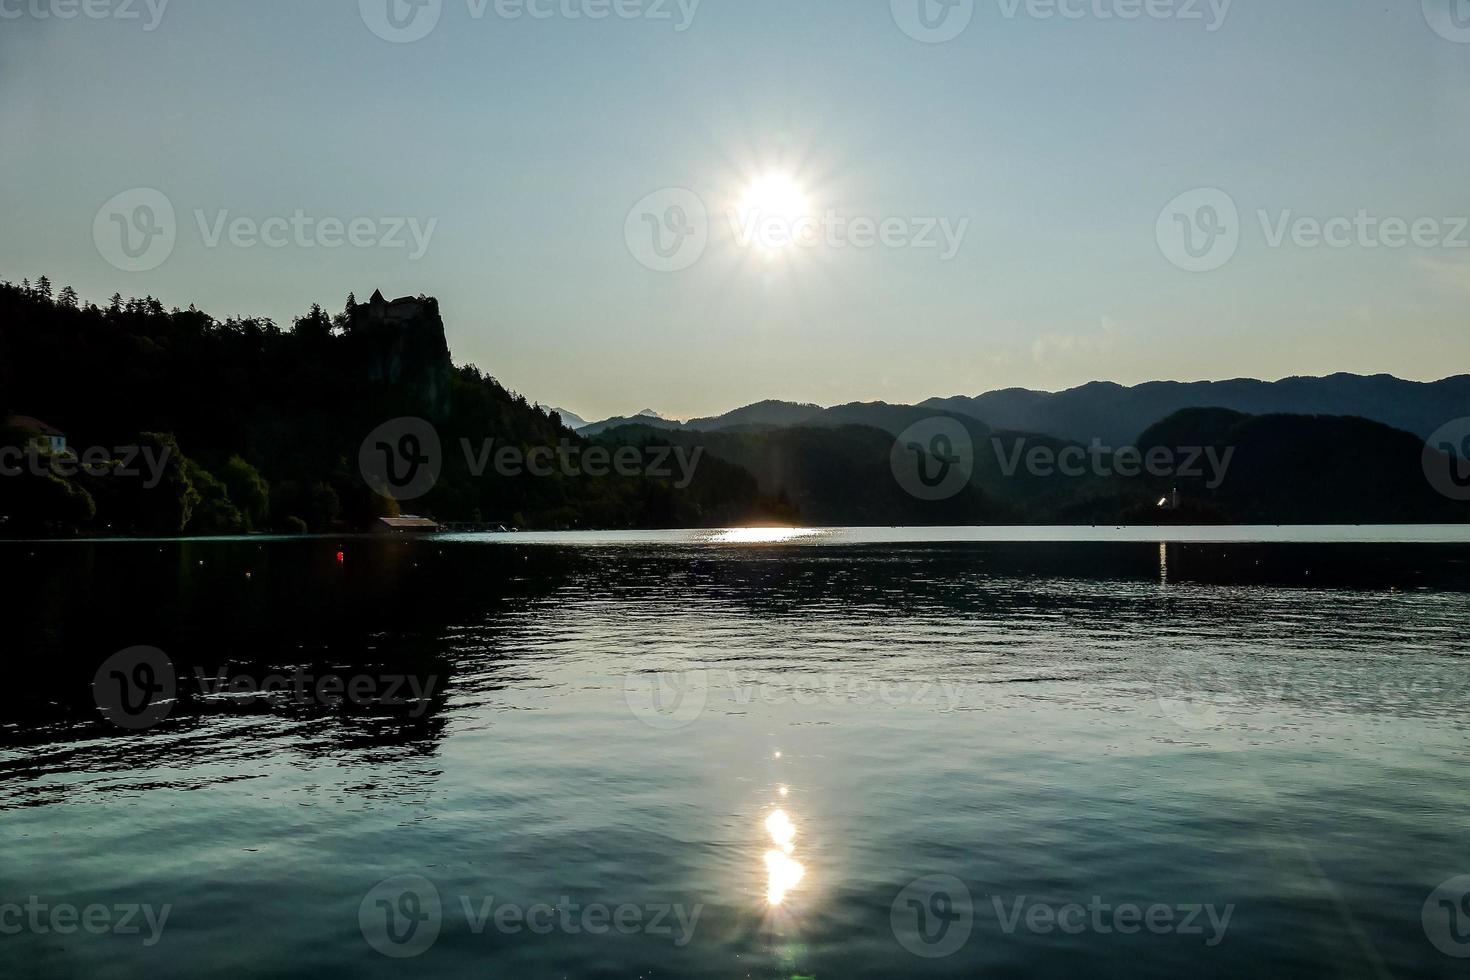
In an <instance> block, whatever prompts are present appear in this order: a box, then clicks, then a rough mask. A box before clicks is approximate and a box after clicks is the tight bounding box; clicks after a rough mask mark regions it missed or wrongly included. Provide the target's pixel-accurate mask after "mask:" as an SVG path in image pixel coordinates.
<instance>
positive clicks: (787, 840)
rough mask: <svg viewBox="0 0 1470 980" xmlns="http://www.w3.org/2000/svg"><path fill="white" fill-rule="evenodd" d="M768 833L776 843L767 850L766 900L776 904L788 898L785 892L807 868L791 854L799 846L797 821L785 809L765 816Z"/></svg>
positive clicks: (792, 886) (795, 884) (800, 877)
mask: <svg viewBox="0 0 1470 980" xmlns="http://www.w3.org/2000/svg"><path fill="white" fill-rule="evenodd" d="M766 833H767V834H769V835H770V837H771V842H772V843H774V844H775V845H776V846H775V847H774V848H772V849H771V850H769V851H766V903H767V904H769V905H773V906H774V905H780V904H781V903H782V902H784V901H785V900H786V893H787V892H789V891H790V890H791V889H793V888H795V887H796V886H797V884H798V883H799V882H800V881H801V879H802V878H803V877H804V876H805V875H806V868H804V867H803V866H802V864H801V862H800V861H797V860H795V859H794V858H792V857H791V853H792V852H793V851H795V850H796V824H794V823H792V822H791V818H790V817H788V816H787V815H786V811H785V810H774V811H772V812H771V815H770V816H769V817H766Z"/></svg>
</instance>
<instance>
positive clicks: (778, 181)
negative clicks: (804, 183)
mask: <svg viewBox="0 0 1470 980" xmlns="http://www.w3.org/2000/svg"><path fill="white" fill-rule="evenodd" d="M735 210H736V214H737V217H738V218H739V220H740V223H741V225H742V226H743V227H745V228H747V229H749V230H750V231H752V232H753V233H754V236H755V238H756V240H757V241H759V242H760V244H762V245H764V246H765V247H767V248H785V247H787V246H789V245H791V244H792V241H793V239H794V237H795V233H796V232H797V231H798V230H799V229H798V227H797V226H798V225H800V224H801V223H802V222H803V221H805V220H806V219H807V218H809V217H810V216H811V203H810V202H809V201H808V200H807V196H806V193H805V192H804V191H803V190H802V189H801V185H800V184H799V183H797V181H796V178H795V177H792V176H791V175H790V174H785V173H768V174H764V175H762V176H760V177H757V178H755V179H754V180H752V181H751V182H750V183H749V184H747V185H746V187H745V190H744V191H743V192H742V193H741V195H740V201H739V203H738V204H737V205H736V206H735Z"/></svg>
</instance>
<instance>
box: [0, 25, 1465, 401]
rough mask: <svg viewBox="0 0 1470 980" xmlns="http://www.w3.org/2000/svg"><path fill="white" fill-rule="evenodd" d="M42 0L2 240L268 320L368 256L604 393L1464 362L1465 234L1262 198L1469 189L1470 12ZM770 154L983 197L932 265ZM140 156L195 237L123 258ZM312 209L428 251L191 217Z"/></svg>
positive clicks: (9, 37)
mask: <svg viewBox="0 0 1470 980" xmlns="http://www.w3.org/2000/svg"><path fill="white" fill-rule="evenodd" d="M55 2H56V0H0V9H3V10H5V11H11V12H14V11H21V12H22V15H21V16H20V17H18V18H5V19H0V173H3V176H4V182H3V185H0V187H3V189H0V199H3V212H0V213H3V231H0V277H5V278H11V279H16V280H19V279H20V278H21V277H23V276H28V277H31V278H34V277H35V276H37V275H39V274H41V273H47V274H49V275H51V277H52V278H53V279H54V280H56V281H57V283H58V284H59V283H63V282H70V283H73V284H74V285H75V286H76V287H77V288H78V289H79V290H81V292H82V293H83V295H84V297H87V298H91V299H97V300H101V299H102V298H103V297H105V296H107V295H109V294H111V293H112V292H113V291H114V290H118V291H121V292H122V293H124V294H125V295H127V294H139V295H141V294H144V293H152V294H153V295H156V296H158V297H159V298H161V299H162V300H163V301H164V302H165V303H167V304H169V305H187V304H189V303H191V302H193V303H197V304H198V305H199V306H201V307H203V308H205V309H207V310H209V311H211V312H213V313H215V314H216V315H221V316H222V315H227V314H234V313H240V314H246V313H251V314H259V315H267V316H271V317H274V318H276V319H277V320H278V321H279V322H281V323H282V324H283V325H284V324H287V323H289V321H290V318H291V317H292V316H293V315H294V314H297V313H299V312H302V311H304V310H305V309H306V307H307V306H309V304H310V303H312V302H313V301H319V302H321V303H322V304H323V305H325V306H328V307H329V308H330V309H333V310H335V309H338V308H340V306H341V303H342V300H343V299H344V298H345V296H346V294H347V293H348V292H349V291H356V292H357V294H358V296H359V298H365V297H366V296H367V294H369V293H371V291H372V290H373V288H374V287H381V288H382V290H383V291H384V292H385V293H387V294H389V295H390V296H391V295H400V294H406V293H418V292H426V293H432V294H434V295H437V296H439V297H440V299H441V301H442V304H443V309H444V312H445V315H446V319H447V321H448V326H449V339H450V346H451V348H452V350H453V351H454V354H455V358H456V360H458V361H462V362H463V361H473V362H475V363H477V364H479V365H480V366H481V367H482V368H483V369H485V370H486V371H488V372H490V373H492V374H494V375H496V376H497V377H499V378H500V379H501V380H502V381H504V382H505V383H506V384H508V385H510V386H511V387H513V388H515V389H517V390H519V391H521V392H523V393H524V394H525V395H526V396H527V397H529V398H531V399H533V400H537V401H540V402H542V403H546V404H560V405H564V406H565V407H567V408H570V409H572V410H574V411H576V412H578V413H580V414H582V415H584V416H587V417H589V418H594V417H602V416H605V415H609V414H618V413H623V412H631V411H635V410H637V409H640V408H644V407H648V406H651V407H654V408H656V409H659V410H660V411H662V412H664V413H666V414H671V415H678V416H690V415H698V414H707V413H714V412H719V411H723V410H727V409H730V408H734V407H736V406H738V405H742V404H746V403H748V402H752V401H756V400H758V399H762V398H787V399H793V400H801V401H816V402H821V403H825V404H831V403H837V402H845V401H852V400H873V399H882V400H887V401H915V400H920V399H922V398H925V397H928V396H930V395H949V394H958V393H965V394H974V393H978V392H980V391H984V390H988V389H991V388H998V387H1009V386H1013V385H1019V386H1026V387H1037V388H1048V389H1056V388H1062V387H1068V386H1071V385H1075V384H1078V383H1082V382H1085V381H1088V380H1092V379H1105V380H1115V381H1119V382H1124V383H1135V382H1139V381H1144V380H1151V379H1157V378H1166V379H1180V380H1193V379H1203V378H1224V377H1237V376H1254V377H1264V378H1278V377H1282V376H1285V375H1290V374H1321V373H1328V372H1332V371H1338V370H1346V371H1355V372H1360V373H1374V372H1379V371H1386V372H1391V373H1395V374H1398V375H1400V376H1403V377H1410V378H1418V379H1431V378H1438V377H1442V376H1444V375H1448V374H1454V373H1460V372H1463V371H1466V370H1470V322H1467V321H1470V318H1467V316H1466V312H1467V309H1470V248H1464V247H1461V248H1453V247H1445V246H1442V245H1440V246H1431V247H1419V246H1414V245H1412V244H1411V245H1409V246H1407V247H1404V248H1397V249H1390V248H1384V247H1379V248H1376V249H1370V248H1364V247H1360V246H1359V245H1357V244H1353V245H1350V246H1349V247H1346V248H1328V247H1301V246H1298V245H1293V244H1291V243H1290V242H1288V243H1287V244H1285V245H1283V246H1282V247H1276V248H1273V247H1269V246H1268V244H1267V240H1266V238H1267V236H1266V234H1265V232H1264V231H1263V229H1262V228H1261V226H1260V222H1259V220H1258V218H1257V211H1258V210H1260V209H1265V210H1266V211H1267V212H1269V213H1270V215H1271V218H1272V220H1273V221H1275V220H1278V219H1279V215H1280V212H1282V211H1283V210H1285V209H1291V211H1292V213H1293V214H1294V215H1309V216H1313V217H1316V218H1320V219H1325V218H1329V217H1332V216H1337V215H1344V216H1353V215H1355V214H1356V213H1357V212H1358V211H1359V210H1360V209H1367V210H1368V211H1370V212H1372V213H1373V214H1374V215H1377V216H1381V217H1398V218H1402V219H1405V220H1406V221H1413V220H1415V219H1419V218H1424V217H1432V218H1441V219H1454V218H1455V217H1457V216H1466V215H1470V182H1467V181H1466V179H1465V161H1466V160H1467V159H1470V43H1457V42H1455V41H1452V40H1449V39H1447V38H1446V37H1443V36H1441V34H1440V33H1436V31H1435V30H1433V29H1431V27H1430V23H1429V19H1428V18H1427V17H1426V15H1425V13H1424V11H1423V10H1421V5H1420V2H1419V0H1392V2H1391V3H1390V2H1385V0H1378V2H1371V3H1370V2H1365V0H1236V2H1235V3H1233V4H1232V5H1231V6H1230V8H1229V11H1228V14H1227V16H1226V17H1225V19H1224V21H1223V23H1222V24H1221V25H1220V26H1219V28H1218V30H1215V31H1213V32H1211V31H1208V30H1207V29H1206V24H1205V23H1204V22H1202V21H1187V20H1181V19H1179V18H1177V17H1170V18H1167V19H1151V18H1143V19H1138V20H1128V21H1124V20H1118V19H1111V20H1102V19H1099V18H1098V17H1097V16H1096V15H1095V14H1094V13H1091V12H1090V11H1091V9H1092V8H1091V6H1090V5H1091V4H1092V3H1093V2H1096V3H1099V4H1102V5H1103V6H1104V7H1105V8H1106V9H1114V8H1115V7H1116V5H1117V4H1118V3H1124V4H1126V3H1127V2H1128V0H1088V3H1089V7H1087V8H1086V10H1088V11H1089V12H1088V13H1086V14H1085V15H1084V16H1082V17H1081V18H1078V19H1063V18H1052V19H1039V18H1036V17H1033V16H1029V15H1028V14H1027V13H1026V8H1025V7H1024V6H1022V7H1021V8H1020V11H1019V12H1018V13H1017V14H1016V15H1015V16H1014V17H1007V16H1006V14H1005V9H1006V2H1005V0H975V10H974V14H973V20H972V21H971V23H970V25H969V26H968V28H967V29H966V30H965V31H964V32H963V33H961V34H960V35H959V36H958V37H956V38H955V39H954V40H951V41H949V42H947V43H944V44H924V43H919V42H918V41H915V40H913V39H912V38H910V37H908V36H907V35H905V33H904V32H903V31H901V30H900V29H899V27H898V25H897V23H896V19H895V16H894V15H893V12H892V11H891V9H890V4H889V2H888V0H703V2H702V3H701V4H700V5H699V6H698V9H697V11H696V12H695V15H694V18H693V20H692V23H691V24H690V26H689V28H688V29H687V30H685V31H683V32H678V31H676V30H675V29H674V24H675V23H676V22H677V21H678V19H679V18H680V17H681V16H682V15H681V14H680V13H678V10H677V7H676V5H675V4H674V3H673V0H670V2H669V5H668V9H670V11H671V12H672V14H673V20H652V19H649V18H638V19H620V18H617V17H611V18H608V19H606V20H597V21H593V20H587V19H582V20H570V19H567V18H565V17H562V16H555V17H552V18H549V19H544V20H533V19H530V18H522V19H519V20H506V19H503V18H498V17H496V16H495V15H494V13H493V9H494V8H493V5H492V7H491V12H490V13H487V14H486V16H484V17H483V18H481V19H475V18H474V17H473V16H472V15H471V13H470V7H469V6H468V0H443V3H444V7H443V10H442V14H441V20H440V22H439V24H438V26H437V27H436V28H435V29H434V31H433V32H432V33H430V34H429V35H428V36H427V37H425V38H424V39H422V40H419V41H416V42H413V43H401V44H400V43H389V42H388V41H385V40H382V39H380V38H379V37H377V36H375V35H374V33H372V32H371V31H370V30H369V29H368V27H367V26H366V24H365V21H364V18H363V16H362V14H361V12H360V9H359V4H358V0H313V2H310V3H303V2H301V0H249V2H243V0H241V2H224V0H208V2H206V0H172V2H171V3H169V4H168V6H167V8H166V9H165V10H164V12H163V16H162V18H161V20H160V21H159V23H158V25H157V27H156V29H155V30H152V31H147V30H145V29H144V25H145V23H146V22H147V20H148V17H149V14H148V13H147V8H146V4H145V2H144V0H137V9H138V10H140V12H142V14H143V18H142V21H127V20H120V19H116V18H109V19H96V20H94V19H88V18H85V17H79V18H77V19H74V20H68V21H58V20H56V19H44V20H43V19H39V18H37V17H36V16H35V15H34V13H32V12H31V5H35V4H40V5H41V6H42V8H43V9H50V7H49V5H50V4H53V3H55ZM95 2H98V3H106V2H109V0H95ZM112 2H121V0H112ZM155 2H156V0H155ZM558 2H561V3H570V4H577V5H582V4H585V3H586V2H588V0H558ZM645 2H651V0H645ZM926 2H927V0H926ZM1178 2H1180V3H1183V2H1184V0H1178ZM1430 2H1431V3H1440V2H1442V0H1430ZM1200 8H1201V9H1202V11H1204V14H1205V18H1206V20H1209V19H1211V18H1213V16H1214V15H1213V14H1211V13H1210V12H1209V7H1208V5H1207V4H1206V3H1204V2H1201V4H1200ZM935 9H936V10H937V9H938V8H935ZM765 172H784V173H789V174H792V175H793V176H794V177H795V179H796V181H797V183H798V184H799V185H800V186H801V189H802V190H803V191H804V192H805V194H806V197H807V199H808V201H809V202H810V204H811V207H812V210H813V211H814V212H816V211H825V210H826V209H834V210H836V211H838V212H841V213H842V214H844V215H846V216H849V217H853V216H866V217H872V218H874V219H877V220H881V219H884V218H890V217H906V218H935V219H940V218H942V219H947V220H949V221H951V222H958V221H960V220H962V219H968V220H969V226H968V231H967V234H966V237H965V238H964V241H963V243H962V245H961V247H960V250H959V252H958V253H957V255H956V256H955V257H954V258H953V259H952V260H950V261H942V260H941V259H940V256H939V255H938V254H937V252H936V251H935V250H920V249H912V248H886V247H876V248H872V249H864V250H858V249H853V248H847V249H841V250H835V249H832V248H830V247H828V246H817V247H815V248H810V249H806V248H802V249H785V250H780V251H779V252H778V253H777V255H776V257H775V259H774V260H769V261H768V260H766V259H764V258H762V257H761V255H760V253H759V250H752V249H741V248H740V247H739V246H738V245H737V244H735V243H734V241H733V240H732V232H731V229H730V226H729V224H728V222H727V221H726V220H725V216H724V213H723V211H724V209H725V208H726V207H727V206H728V204H729V203H731V202H732V201H733V200H735V198H737V197H738V195H739V191H740V188H741V187H742V186H743V185H744V184H745V183H746V182H747V181H748V180H749V179H750V178H751V177H753V176H756V175H757V174H759V173H765ZM137 187H146V188H155V189H157V190H159V191H162V192H163V193H164V194H165V195H166V196H167V198H168V200H169V201H170V202H171V203H172V204H173V205H174V207H175V208H176V211H177V216H178V237H177V244H176V246H175V248H174V250H173V252H172V254H171V255H170V256H169V257H168V259H167V261H165V262H163V264H162V265H160V266H158V267H157V268H155V269H152V270H150V271H145V272H126V271H121V270H120V269H118V268H115V267H114V266H113V265H111V264H109V263H108V261H106V260H105V258H104V257H103V255H102V253H101V252H100V251H99V249H98V247H97V246H96V245H95V244H94V236H93V222H94V218H95V217H96V215H97V213H98V209H99V208H100V207H101V206H102V205H103V204H104V202H107V201H108V200H109V199H110V198H112V197H113V196H114V195H117V194H118V193H120V192H123V191H127V190H129V189H131V188H137ZM666 187H685V188H690V189H692V190H694V191H695V192H697V193H698V195H699V196H700V197H701V198H702V199H703V200H704V201H705V202H706V203H707V204H708V206H709V209H710V211H711V212H712V229H711V232H710V245H709V249H708V251H707V252H706V253H705V254H704V256H703V257H702V258H701V259H700V260H699V261H698V262H697V263H696V264H694V265H693V266H692V267H691V268H689V269H686V270H684V271H679V272H672V273H668V272H657V271H652V270H650V269H648V268H646V267H645V266H644V265H642V264H640V263H639V262H638V261H637V260H636V259H635V257H634V254H633V252H632V251H630V248H629V246H628V244H627V242H626V241H625V219H627V217H628V214H629V211H630V209H631V208H633V206H634V204H635V202H638V201H639V200H640V199H641V198H643V197H644V196H645V195H648V194H650V193H652V192H656V191H658V190H660V189H661V188H666ZM1200 187H1214V188H1220V189H1223V190H1224V191H1226V192H1227V193H1228V194H1229V196H1230V198H1231V199H1233V201H1234V203H1235V204H1236V205H1237V206H1238V208H1239V211H1240V215H1241V224H1240V235H1241V240H1240V244H1239V248H1238V251H1237V252H1236V254H1235V255H1234V257H1233V259H1231V260H1230V261H1229V262H1228V263H1226V264H1225V265H1224V266H1223V267H1222V268H1219V269H1217V270H1215V271H1211V272H1206V273H1191V272H1186V271H1183V270H1181V269H1180V268H1177V267H1176V266H1175V265H1174V264H1171V262H1170V261H1169V260H1168V259H1167V258H1166V257H1165V254H1164V252H1163V251H1162V250H1161V248H1160V245H1159V243H1158V241H1157V240H1156V234H1155V228H1156V222H1157V220H1158V218H1159V216H1160V212H1161V210H1162V209H1163V208H1164V207H1165V205H1166V204H1168V203H1169V202H1170V201H1171V199H1174V198H1175V197H1176V196H1177V195H1179V194H1181V193H1182V192H1185V191H1189V190H1191V189H1194V188H1200ZM298 208H299V209H301V210H302V211H304V212H305V214H307V215H308V216H311V217H314V218H325V217H338V218H343V219H348V218H354V217H367V218H373V219H375V220H376V219H384V218H394V217H409V216H413V217H417V218H419V219H421V220H428V219H437V222H438V223H437V227H436V228H435V229H434V232H433V235H432V237H431V238H430V240H429V243H428V248H427V251H426V252H425V254H424V256H423V257H422V258H421V259H419V260H417V261H413V260H411V259H410V258H409V257H408V254H407V252H408V251H409V250H407V249H386V248H352V247H343V248H339V249H335V250H324V249H321V248H314V249H304V248H300V247H297V246H295V245H287V246H286V247H283V248H279V249H272V248H267V247H264V246H261V245H256V246H254V247H249V248H240V247H234V246H231V245H230V244H228V243H227V242H226V243H224V244H221V245H220V246H218V247H213V248H210V247H207V245H206V242H205V237H204V236H203V235H202V234H201V232H200V230H199V228H198V227H197V224H198V222H197V219H196V217H195V212H196V210H200V211H203V212H205V214H206V215H207V216H208V218H209V220H210V221H213V220H216V219H217V217H218V214H219V212H220V211H223V210H228V212H229V216H230V217H232V218H233V217H236V216H241V215H244V216H249V217H251V218H254V219H257V220H263V219H265V218H269V217H271V216H286V217H289V216H291V215H292V214H293V212H294V211H296V209H298ZM1454 225H1455V222H1454V221H1453V220H1451V221H1448V222H1446V223H1445V224H1443V225H1442V226H1441V229H1442V234H1444V235H1449V234H1451V233H1453V232H1454V231H1455V227H1454ZM1458 240H1460V241H1464V242H1466V243H1470V232H1464V233H1461V234H1459V236H1458Z"/></svg>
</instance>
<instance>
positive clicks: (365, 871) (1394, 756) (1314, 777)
mask: <svg viewBox="0 0 1470 980" xmlns="http://www.w3.org/2000/svg"><path fill="white" fill-rule="evenodd" d="M0 589H3V591H0V595H3V596H4V598H3V600H0V602H3V609H4V613H5V616H4V618H5V622H6V631H5V632H6V637H7V638H6V639H5V640H4V644H5V646H4V652H5V660H6V664H7V666H8V667H9V668H10V669H9V680H10V684H9V685H8V686H7V697H6V698H5V699H4V701H3V705H4V707H3V714H0V830H3V842H4V855H3V857H0V975H3V976H6V977H11V976H15V977H47V978H49V977H89V978H91V977H99V978H107V977H136V976H156V977H170V978H171V977H181V978H182V977H189V978H197V977H201V976H209V975H221V976H229V977H279V976H300V977H312V978H316V980H322V978H335V977H343V978H347V977H378V976H382V977H393V976H415V977H419V976H421V977H475V978H493V977H515V978H539V977H548V978H552V977H679V978H687V977H769V978H784V980H790V978H795V977H818V978H820V977H832V978H845V977H853V976H874V977H900V976H910V975H923V976H931V975H932V976H953V977H977V976H1022V975H1065V974H1084V975H1088V976H1101V977H1124V976H1126V977H1138V976H1149V977H1152V976H1157V977H1176V976H1179V975H1191V976H1204V977H1227V976H1239V975H1270V976H1279V977H1280V976H1284V977H1315V976H1359V975H1362V976H1373V977H1383V976H1425V977H1452V976H1453V977H1462V976H1465V974H1466V970H1467V968H1470V959H1467V958H1465V957H1467V956H1470V877H1464V876H1470V847H1467V841H1470V815H1467V809H1470V765H1467V763H1470V739H1467V721H1470V713H1467V708H1470V678H1467V674H1466V671H1467V668H1470V660H1467V643H1466V637H1467V635H1470V601H1467V600H1470V538H1467V537H1466V535H1465V533H1464V531H1463V529H1439V530H1438V531H1430V532H1426V531H1421V530H1417V529H1362V528H1348V529H1337V530H1335V531H1324V530H1322V529H1251V530H1248V531H1240V530H1237V529H1231V530H1229V531H1227V530H1225V529H1171V530H1168V531H1165V532H1159V531H1157V530H1153V531H1137V530H1133V531H1119V530H1117V529H1102V530H1098V531H1094V530H1093V529H1085V530H1077V529H1073V530H1072V531H1071V533H1065V532H1056V531H1052V530H1048V531H1046V532H1045V533H1042V532H1041V531H1037V530H1035V529H1032V530H1031V531H1030V532H1024V531H1023V532H1020V533H1017V532H1015V529H1003V530H999V531H996V530H988V531H986V532H984V533H982V532H979V531H972V530H964V529H962V530H960V531H950V532H941V531H923V530H878V531H861V532H859V531H823V532H815V533H810V534H791V533H780V534H777V533H774V532H752V531H744V532H739V533H721V532H673V533H669V534H658V535H649V534H636V535H607V534H582V535H563V536H548V535H495V536H473V535H469V536H445V537H441V538H432V539H419V540H409V539H396V540H371V539H360V538H355V539H344V540H342V541H340V542H339V541H336V540H330V539H321V538H317V539H297V540H234V541H182V542H177V541H176V542H98V543H78V542H66V543H55V544H32V543H15V544H5V545H0Z"/></svg>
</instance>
